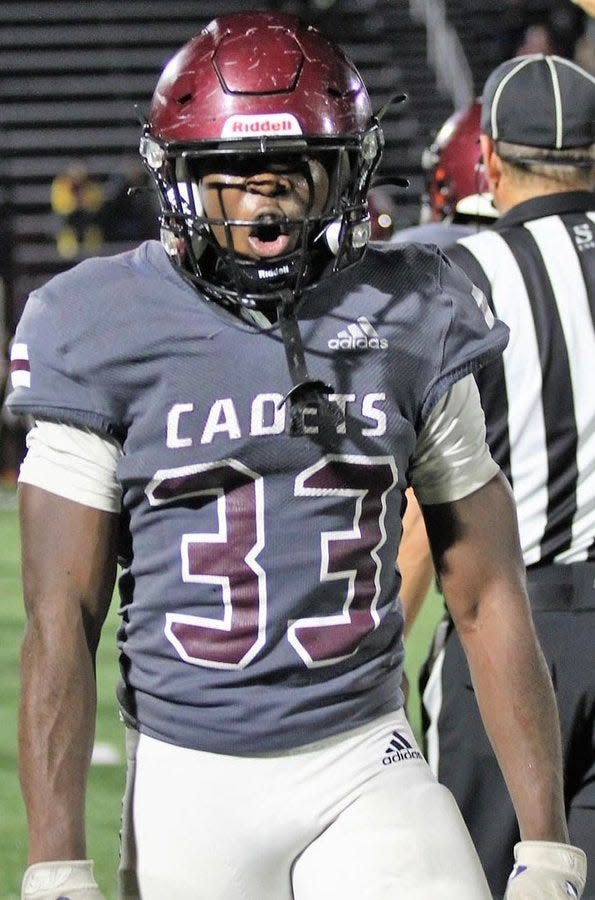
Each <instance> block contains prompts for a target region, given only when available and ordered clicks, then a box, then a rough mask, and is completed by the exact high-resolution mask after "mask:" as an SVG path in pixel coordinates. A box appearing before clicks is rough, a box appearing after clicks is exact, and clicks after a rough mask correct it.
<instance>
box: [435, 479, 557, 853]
mask: <svg viewBox="0 0 595 900" xmlns="http://www.w3.org/2000/svg"><path fill="white" fill-rule="evenodd" d="M423 514H424V519H425V523H426V528H427V531H428V536H429V538H430V543H431V546H432V554H433V557H434V562H435V566H436V571H437V572H438V575H439V577H440V583H441V587H442V590H443V592H444V596H445V599H446V601H447V604H448V606H449V609H450V613H451V615H452V617H453V620H454V622H455V625H456V627H457V630H458V633H459V636H460V638H461V642H462V644H463V647H464V649H465V652H466V654H467V659H468V662H469V668H470V671H471V676H472V680H473V685H474V688H475V691H476V695H477V700H478V703H479V707H480V710H481V715H482V718H483V721H484V725H485V728H486V732H487V734H488V735H489V738H490V740H491V742H492V745H493V747H494V751H495V753H496V756H497V758H498V762H499V764H500V767H501V769H502V772H503V775H504V778H505V780H506V784H507V786H508V790H509V792H510V796H511V799H512V802H513V804H514V808H515V811H516V815H517V818H518V822H519V829H520V832H521V837H522V839H523V840H547V841H559V842H561V843H567V842H568V830H567V826H566V819H565V812H564V800H563V789H562V771H563V769H562V759H561V749H560V731H559V723H558V712H557V707H556V701H555V696H554V691H553V687H552V683H551V679H550V676H549V672H548V669H547V665H546V662H545V659H544V657H543V654H542V652H541V648H540V647H539V644H538V641H537V638H536V636H535V631H534V628H533V622H532V618H531V612H530V607H529V601H528V598H527V594H526V590H525V566H524V564H523V559H522V556H521V550H520V546H519V538H518V529H517V524H516V514H515V508H514V504H513V500H512V495H511V490H510V487H509V485H508V483H507V482H506V480H505V478H504V476H503V475H501V474H499V475H496V476H495V477H494V478H492V480H491V481H489V482H488V483H487V484H486V485H484V487H482V488H480V489H479V490H476V491H474V492H473V493H471V494H469V495H467V496H466V497H464V498H463V499H460V500H456V501H454V502H450V503H441V504H436V505H424V506H423Z"/></svg>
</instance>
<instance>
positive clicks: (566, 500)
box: [405, 54, 595, 900]
mask: <svg viewBox="0 0 595 900" xmlns="http://www.w3.org/2000/svg"><path fill="white" fill-rule="evenodd" d="M482 103H483V108H482V122H481V137H480V142H481V148H482V154H483V159H484V164H485V169H486V174H487V177H488V180H489V184H490V189H491V191H492V193H493V198H494V203H495V205H496V207H497V209H498V211H499V213H500V218H499V219H498V220H497V221H495V223H494V225H493V227H491V228H490V229H488V230H484V231H482V232H478V233H477V234H474V235H472V236H470V237H465V238H462V239H460V240H459V241H458V242H457V244H455V245H454V246H453V247H450V248H448V250H447V253H448V255H449V256H450V257H451V258H452V259H453V260H455V261H456V262H457V263H458V264H459V265H460V266H462V268H463V269H464V270H465V271H466V272H467V274H468V275H469V277H470V278H471V280H472V281H473V282H475V284H476V285H477V286H478V287H480V288H481V289H482V291H483V292H484V293H485V295H486V296H487V298H488V301H489V303H490V306H491V308H492V310H493V311H494V312H495V314H496V315H497V316H498V317H499V318H500V319H503V320H504V321H505V322H506V323H507V324H508V325H509V327H510V329H511V340H510V343H509V346H508V348H507V349H506V351H505V352H504V356H503V358H502V360H500V361H499V362H498V364H496V365H492V366H490V367H489V368H488V369H486V370H484V371H482V372H480V373H479V376H478V383H479V388H480V392H481V396H482V401H483V406H484V410H485V413H486V423H487V438H488V443H489V444H490V448H491V450H492V454H493V456H494V458H495V459H496V461H497V462H498V463H499V464H500V466H501V468H502V469H503V471H504V472H505V474H506V475H507V476H508V478H509V479H510V482H511V484H512V487H513V491H514V496H515V499H516V505H517V511H518V519H519V531H520V536H521V543H522V549H523V554H524V560H525V564H526V567H527V580H528V586H529V595H530V598H531V603H532V608H533V616H534V621H535V626H536V629H537V631H538V634H539V637H540V641H541V644H542V647H543V650H544V652H545V655H546V658H547V660H548V662H549V665H550V669H551V673H552V676H553V681H554V686H555V688H556V691H557V698H558V705H559V710H560V718H561V725H562V735H563V742H564V747H563V751H564V762H565V790H566V803H567V813H568V824H569V831H570V839H571V841H572V842H573V843H574V844H576V845H577V846H579V847H582V848H583V849H584V850H585V851H586V853H587V856H588V858H589V872H588V876H587V885H586V887H585V892H584V895H583V897H584V900H587V898H589V900H593V898H595V750H594V729H595V291H594V285H595V212H594V209H595V204H594V202H593V192H592V191H593V184H594V155H593V150H594V143H593V141H594V135H593V129H594V122H595V79H593V77H592V76H590V75H589V74H588V73H587V72H585V71H583V70H582V69H580V68H579V67H578V66H576V65H575V64H574V63H572V62H570V61H569V60H566V59H561V58H559V57H556V56H544V55H541V54H539V55H534V56H525V57H517V58H515V59H512V60H509V61H507V62H505V63H503V64H502V65H500V66H499V67H498V68H497V69H495V71H494V72H492V74H491V75H490V77H489V78H488V81H487V83H486V86H485V90H484V94H483V98H482ZM405 577H406V573H405ZM445 632H446V637H445ZM439 638H441V640H439ZM442 641H443V643H442ZM440 643H442V646H441V647H440V646H439V645H440ZM437 645H438V646H437ZM432 660H433V661H432V662H431V664H430V665H431V669H430V675H429V680H428V681H427V684H426V686H425V690H424V698H423V702H424V718H425V724H426V738H427V750H428V758H429V761H430V763H431V765H432V768H433V769H434V771H435V772H437V774H438V777H439V780H440V781H441V782H443V783H444V784H445V785H447V786H448V787H449V788H450V790H451V791H452V793H453V794H454V796H455V798H456V800H457V802H458V804H459V806H460V808H461V811H462V813H463V816H464V818H465V821H466V823H467V825H468V827H469V830H470V832H471V835H472V837H473V839H474V841H475V844H476V847H477V849H478V852H479V855H480V858H481V860H482V863H483V865H484V868H485V871H486V875H487V878H488V882H489V884H490V887H491V889H492V892H493V894H494V897H496V898H501V897H502V896H503V894H504V891H505V890H506V883H507V877H508V874H509V859H510V855H511V853H512V850H513V847H514V845H515V843H516V842H517V841H519V839H520V836H519V833H518V831H517V826H516V818H515V815H514V811H513V808H512V805H511V802H510V799H509V796H508V792H507V790H506V786H505V784H504V781H503V779H502V775H501V774H500V770H499V768H498V764H497V762H496V759H495V756H494V754H493V752H492V749H491V746H490V744H489V742H488V739H487V737H486V734H485V731H484V729H483V726H482V723H481V719H480V715H479V711H478V707H477V703H476V700H475V694H474V692H473V687H472V685H471V680H470V677H469V670H468V668H467V664H466V661H465V657H464V654H463V651H462V649H461V645H460V643H459V640H458V637H457V635H456V632H455V630H454V628H453V627H452V624H449V625H448V626H447V627H446V628H444V627H439V629H438V632H437V641H436V642H435V645H434V648H433V657H432ZM560 890H561V892H560V895H559V896H560V897H561V898H562V897H566V896H567V894H566V893H565V892H564V891H565V889H564V885H561V888H560ZM514 891H515V887H514V884H513V882H511V883H510V885H509V893H508V894H507V898H508V897H512V896H514V897H517V896H518V897H519V898H520V897H524V896H525V895H524V894H522V893H519V894H518V895H517V894H516V893H515V892H514ZM531 896H533V894H531ZM535 896H537V894H535ZM547 896H548V897H549V896H552V897H553V896H554V895H553V894H551V895H550V894H547ZM556 896H558V895H556ZM568 896H573V895H571V894H568Z"/></svg>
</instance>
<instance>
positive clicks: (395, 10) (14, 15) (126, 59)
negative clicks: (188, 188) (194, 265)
mask: <svg viewBox="0 0 595 900" xmlns="http://www.w3.org/2000/svg"><path fill="white" fill-rule="evenodd" d="M250 6H251V7H252V8H260V9H266V8H274V9H277V10H279V9H282V10H284V11H288V12H297V13H300V14H302V15H303V17H304V18H306V17H309V18H310V19H311V20H312V19H313V15H310V16H307V12H306V7H307V6H308V4H307V3H304V2H301V3H300V2H293V3H292V2H286V3H268V4H267V3H258V2H251V3H250ZM245 9H246V3H245V0H225V2H222V0H217V2H215V0H201V2H200V3H197V2H196V0H176V3H171V2H170V0H126V2H122V0H94V2H88V3H87V2H85V3H80V2H73V0H52V2H23V0H16V2H2V3H0V71H1V72H2V76H1V77H0V150H1V160H2V161H1V163H0V166H1V169H0V176H1V184H2V188H3V194H4V198H5V203H6V215H7V216H8V219H9V223H10V225H11V229H12V233H13V245H14V249H13V256H12V267H11V279H10V281H11V283H10V290H11V293H12V296H13V302H14V304H15V310H16V311H15V312H13V314H12V315H11V316H9V317H8V318H9V321H8V322H7V325H8V326H9V328H10V327H11V326H13V325H14V319H15V318H16V316H17V315H18V310H19V307H20V301H21V299H22V298H23V297H24V296H25V295H26V294H27V293H28V291H29V290H30V289H31V288H32V287H34V286H35V285H36V284H38V283H40V282H41V281H43V280H45V279H46V278H47V277H48V276H49V275H50V274H52V273H53V272H56V271H59V270H60V269H63V268H65V267H67V266H69V265H72V260H65V259H63V258H61V257H60V255H59V254H58V250H57V248H56V232H57V228H58V221H57V218H56V216H55V215H54V213H53V212H52V210H51V205H50V186H51V182H52V179H53V178H54V176H55V175H56V174H57V173H60V172H63V171H64V170H65V168H66V167H67V166H68V165H69V164H70V163H71V162H72V161H75V160H81V161H84V163H85V165H86V167H87V169H88V171H89V173H90V174H91V175H92V176H94V177H95V178H97V179H98V180H99V181H102V182H103V181H106V180H107V179H108V178H109V176H110V175H111V174H113V172H114V171H115V170H117V169H118V168H120V167H122V165H123V164H124V163H125V162H126V160H130V159H133V158H136V155H137V147H138V138H139V132H140V118H141V117H142V115H143V112H144V111H146V110H147V108H148V104H149V100H150V96H151V93H152V90H153V87H154V85H155V81H156V78H157V76H158V73H159V72H160V70H161V69H162V67H163V65H164V63H165V62H166V61H167V60H168V59H169V58H170V57H171V56H172V54H173V53H174V52H175V51H176V50H177V48H178V47H179V46H180V45H181V44H182V43H184V42H185V41H186V40H187V39H188V38H189V37H190V36H191V35H192V34H194V33H196V32H197V31H198V30H199V28H200V27H201V26H202V25H203V24H205V23H206V22H207V21H209V20H210V19H211V18H213V17H214V16H216V15H219V14H221V13H222V12H233V11H240V10H245ZM311 11H312V9H311ZM318 24H319V26H320V27H321V29H322V30H323V31H326V33H328V34H329V36H330V37H332V38H333V39H335V40H337V41H338V42H339V43H341V44H342V46H343V47H344V48H345V50H346V51H347V52H348V53H349V54H350V55H351V56H352V58H353V59H354V60H355V62H356V64H357V65H358V67H359V68H360V71H361V72H362V75H363V77H364V79H365V80H366V83H367V84H368V87H369V90H370V94H371V96H372V100H373V104H374V107H375V108H376V109H378V108H380V106H382V105H383V104H384V103H385V102H386V101H387V100H388V98H389V97H390V96H391V95H392V94H393V93H395V92H396V91H404V92H406V93H408V94H409V97H410V99H409V102H408V103H407V104H406V105H405V107H404V108H400V109H391V110H389V112H388V113H387V115H386V117H385V119H384V126H385V132H386V137H387V147H386V152H385V157H384V161H383V165H382V170H381V174H382V175H385V176H387V177H392V176H394V175H403V174H407V175H409V176H411V177H412V182H413V183H412V188H411V189H410V191H409V193H408V195H405V194H404V193H403V192H402V191H401V192H399V196H398V199H399V208H400V210H401V213H402V216H403V221H402V224H409V222H412V221H414V220H415V218H416V216H417V203H418V195H419V187H420V180H421V176H420V168H419V161H420V156H421V150H422V149H423V147H424V146H425V145H426V144H427V142H428V140H429V137H430V136H431V134H432V132H433V131H434V129H435V128H436V126H437V125H438V124H440V122H441V121H442V120H443V119H444V118H445V116H446V115H447V114H448V113H449V112H450V111H451V109H450V107H449V102H448V101H447V100H446V99H445V98H444V97H441V96H439V95H438V94H437V92H436V89H435V87H434V79H433V74H432V73H431V72H429V70H428V68H427V65H426V62H425V34H424V31H423V28H422V27H421V26H420V25H418V24H414V23H412V22H411V21H410V20H409V16H408V3H407V0H384V2H382V0H339V3H338V4H337V5H336V6H334V7H333V8H332V9H331V10H330V11H329V12H328V13H326V14H325V13H323V12H322V11H321V12H320V14H319V22H318ZM111 249H112V248H110V247H109V246H108V247H105V248H104V251H105V252H110V250H111ZM104 251H102V252H104Z"/></svg>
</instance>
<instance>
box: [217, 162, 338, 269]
mask: <svg viewBox="0 0 595 900" xmlns="http://www.w3.org/2000/svg"><path fill="white" fill-rule="evenodd" d="M200 190H201V200H202V204H203V208H204V212H205V215H206V216H207V217H208V218H212V219H228V220H229V219H232V220H234V219H235V220H237V219H240V220H244V221H248V222H251V223H253V224H252V226H246V225H231V226H230V229H229V236H228V234H227V233H226V228H225V226H224V225H211V226H210V227H211V231H212V233H213V236H214V237H215V239H216V240H217V242H218V243H219V244H220V245H221V246H222V247H228V246H229V240H230V239H231V242H232V244H233V249H234V250H235V252H236V253H238V254H240V255H242V256H244V257H247V258H249V259H264V258H267V259H268V258H272V257H275V256H280V255H282V254H285V253H290V252H291V251H292V250H294V249H295V247H296V245H297V242H298V240H299V237H300V224H301V220H302V219H303V218H304V217H305V216H309V217H316V216H319V215H321V213H322V211H323V209H324V206H325V204H326V201H327V198H328V193H329V178H328V175H327V172H326V169H325V167H324V166H323V165H322V163H321V162H320V161H319V160H317V159H309V160H307V161H305V160H294V161H292V160H291V159H289V160H287V161H286V162H279V161H273V160H272V159H268V160H266V161H263V162H262V163H260V164H258V163H254V162H248V161H245V162H241V161H240V162H239V163H237V164H234V165H233V166H230V168H229V170H228V171H227V172H218V173H213V174H205V175H204V176H203V177H202V179H201V182H200ZM292 221H295V225H292V224H291V223H292Z"/></svg>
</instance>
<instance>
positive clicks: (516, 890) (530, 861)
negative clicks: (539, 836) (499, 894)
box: [504, 841, 587, 900]
mask: <svg viewBox="0 0 595 900" xmlns="http://www.w3.org/2000/svg"><path fill="white" fill-rule="evenodd" d="M514 859H515V866H514V869H513V870H512V872H511V874H510V877H509V879H508V884H507V886H506V893H505V894H504V900H568V898H569V897H575V898H577V897H581V896H582V893H583V889H584V887H585V881H586V880H587V857H586V856H585V854H584V852H583V851H582V850H579V848H578V847H572V846H571V845H570V844H556V843H554V842H553V841H521V842H520V843H518V844H517V845H516V846H515V848H514Z"/></svg>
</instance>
